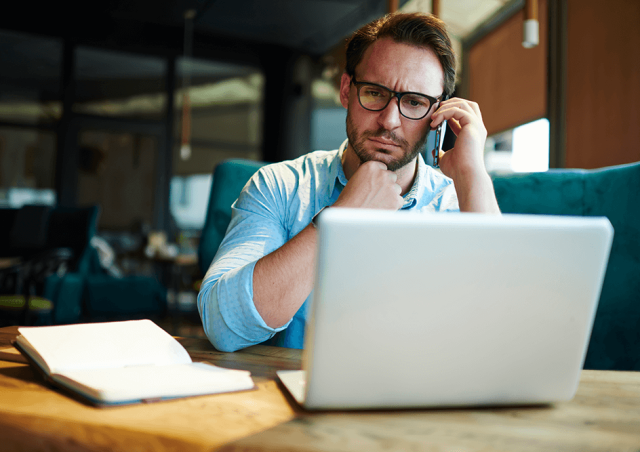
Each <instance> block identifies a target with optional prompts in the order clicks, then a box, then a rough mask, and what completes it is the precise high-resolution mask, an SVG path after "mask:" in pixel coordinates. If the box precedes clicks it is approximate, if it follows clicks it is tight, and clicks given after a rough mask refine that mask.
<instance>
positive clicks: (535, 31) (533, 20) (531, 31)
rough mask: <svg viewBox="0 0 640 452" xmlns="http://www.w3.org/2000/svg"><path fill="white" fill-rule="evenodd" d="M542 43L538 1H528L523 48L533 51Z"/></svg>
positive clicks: (525, 12)
mask: <svg viewBox="0 0 640 452" xmlns="http://www.w3.org/2000/svg"><path fill="white" fill-rule="evenodd" d="M539 42H540V23H539V22H538V0H526V2H525V5H524V28H523V30H522V47H524V48H525V49H531V48H533V47H535V46H537V45H538V44H539Z"/></svg>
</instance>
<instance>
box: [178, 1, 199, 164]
mask: <svg viewBox="0 0 640 452" xmlns="http://www.w3.org/2000/svg"><path fill="white" fill-rule="evenodd" d="M195 17H196V11H195V9H190V10H187V11H185V13H184V58H183V61H184V64H183V68H182V69H183V73H182V77H183V78H182V137H181V144H180V158H181V159H182V160H189V158H191V100H190V98H189V86H190V85H191V55H192V53H193V19H194V18H195Z"/></svg>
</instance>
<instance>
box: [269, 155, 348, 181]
mask: <svg viewBox="0 0 640 452" xmlns="http://www.w3.org/2000/svg"><path fill="white" fill-rule="evenodd" d="M339 151H340V150H339V149H334V150H332V151H313V152H309V153H308V154H305V155H302V156H300V157H298V158H295V159H292V160H284V161H282V162H277V163H271V164H269V165H265V166H263V167H262V168H261V169H260V171H262V172H263V173H264V174H269V175H270V176H271V177H275V178H282V177H291V176H302V175H303V174H308V172H309V170H313V169H317V170H322V169H325V168H327V169H328V168H329V167H330V166H331V165H332V164H333V163H334V162H335V160H336V159H339Z"/></svg>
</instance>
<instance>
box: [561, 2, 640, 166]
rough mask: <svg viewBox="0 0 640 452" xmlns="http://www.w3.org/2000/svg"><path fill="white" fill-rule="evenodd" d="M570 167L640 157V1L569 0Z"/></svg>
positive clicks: (567, 123)
mask: <svg viewBox="0 0 640 452" xmlns="http://www.w3.org/2000/svg"><path fill="white" fill-rule="evenodd" d="M567 7H568V10H567V19H568V20H567V22H568V23H567V40H568V42H567V92H566V155H565V166H566V167H568V168H599V167H603V166H610V165H616V164H622V163H630V162H635V161H639V160H640V1H638V0H607V1H602V0H568V5H567Z"/></svg>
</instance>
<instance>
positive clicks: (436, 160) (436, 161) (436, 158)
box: [433, 95, 449, 168]
mask: <svg viewBox="0 0 640 452" xmlns="http://www.w3.org/2000/svg"><path fill="white" fill-rule="evenodd" d="M448 98H449V96H446V95H445V96H444V97H443V98H442V100H443V101H445V100H447V99H448ZM438 108H440V105H438ZM443 127H444V132H443V131H442V128H443ZM446 130H447V121H442V122H441V123H440V125H439V126H438V127H437V128H436V141H435V149H434V150H433V167H434V168H440V151H442V143H443V142H444V134H445V132H446Z"/></svg>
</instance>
